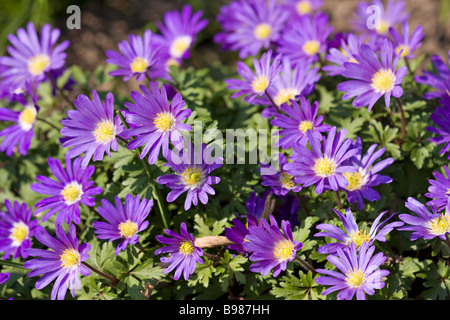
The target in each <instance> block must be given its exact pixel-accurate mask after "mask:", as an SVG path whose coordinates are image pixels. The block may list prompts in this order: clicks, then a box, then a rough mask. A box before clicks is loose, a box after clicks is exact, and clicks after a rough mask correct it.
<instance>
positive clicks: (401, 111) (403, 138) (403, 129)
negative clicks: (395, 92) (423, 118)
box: [395, 98, 406, 146]
mask: <svg viewBox="0 0 450 320" xmlns="http://www.w3.org/2000/svg"><path fill="white" fill-rule="evenodd" d="M395 101H397V106H398V110H399V111H400V116H401V119H402V120H401V121H402V128H401V135H402V136H401V139H400V146H401V145H402V144H403V142H405V138H406V118H405V112H404V111H403V106H402V102H401V101H400V99H399V98H395Z"/></svg>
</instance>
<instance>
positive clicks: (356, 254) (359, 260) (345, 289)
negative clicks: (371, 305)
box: [315, 243, 389, 300]
mask: <svg viewBox="0 0 450 320" xmlns="http://www.w3.org/2000/svg"><path fill="white" fill-rule="evenodd" d="M374 251H375V247H374V246H369V245H367V244H366V243H363V244H362V245H361V247H360V248H359V250H357V249H356V246H355V245H354V244H352V245H351V246H350V248H343V249H341V248H338V249H337V254H336V255H331V254H330V255H328V256H327V260H328V261H329V262H331V263H332V264H333V265H334V266H335V267H336V268H337V270H326V269H316V271H317V272H318V273H321V274H323V276H320V277H317V278H316V279H315V282H316V283H317V284H320V285H323V286H330V287H329V288H328V289H326V290H325V291H324V292H323V293H322V295H325V296H326V295H328V294H330V293H332V292H335V291H339V293H338V294H337V296H336V298H337V299H338V300H352V299H353V297H354V296H355V294H356V299H357V300H365V299H366V294H368V295H373V294H375V291H374V289H382V288H384V285H385V284H384V281H383V277H385V276H387V275H388V274H389V271H387V270H383V269H380V266H381V265H382V264H383V263H384V261H385V260H386V257H385V256H384V255H383V253H382V252H379V253H377V254H376V255H373V253H374Z"/></svg>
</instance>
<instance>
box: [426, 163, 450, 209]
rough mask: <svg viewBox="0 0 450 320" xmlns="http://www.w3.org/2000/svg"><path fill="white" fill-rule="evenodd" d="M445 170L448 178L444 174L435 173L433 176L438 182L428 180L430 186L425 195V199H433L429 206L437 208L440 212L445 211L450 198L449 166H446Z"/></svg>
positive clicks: (428, 203)
mask: <svg viewBox="0 0 450 320" xmlns="http://www.w3.org/2000/svg"><path fill="white" fill-rule="evenodd" d="M443 169H444V172H445V175H446V177H445V176H444V175H443V174H442V173H440V172H438V171H434V172H433V176H434V178H435V179H436V180H431V179H430V180H428V182H429V183H430V186H429V187H428V193H425V197H427V198H431V199H433V200H430V201H428V202H427V205H428V206H430V207H435V208H437V210H439V211H440V210H444V209H445V207H446V206H447V204H448V200H449V198H450V169H449V168H448V167H447V166H444V167H443Z"/></svg>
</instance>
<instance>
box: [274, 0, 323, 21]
mask: <svg viewBox="0 0 450 320" xmlns="http://www.w3.org/2000/svg"><path fill="white" fill-rule="evenodd" d="M283 4H284V6H285V8H286V10H289V12H292V17H293V18H297V17H301V16H304V15H311V14H312V13H314V12H315V11H318V10H319V9H320V8H321V7H322V4H323V0H285V1H284V3H283Z"/></svg>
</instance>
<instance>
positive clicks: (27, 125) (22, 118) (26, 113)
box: [18, 106, 37, 131]
mask: <svg viewBox="0 0 450 320" xmlns="http://www.w3.org/2000/svg"><path fill="white" fill-rule="evenodd" d="M36 117H37V111H36V108H35V107H34V106H28V107H25V109H23V110H22V112H21V113H20V114H19V121H18V122H19V125H20V127H21V128H22V130H23V131H30V130H31V128H33V124H34V122H35V121H36Z"/></svg>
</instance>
